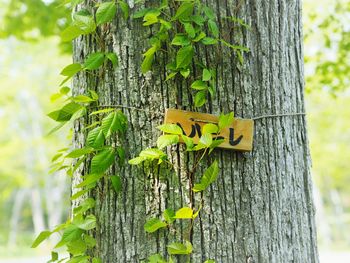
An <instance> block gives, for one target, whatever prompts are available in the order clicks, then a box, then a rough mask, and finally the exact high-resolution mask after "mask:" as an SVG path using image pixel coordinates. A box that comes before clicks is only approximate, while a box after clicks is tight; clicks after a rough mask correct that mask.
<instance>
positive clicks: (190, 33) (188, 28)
mask: <svg viewBox="0 0 350 263" xmlns="http://www.w3.org/2000/svg"><path fill="white" fill-rule="evenodd" d="M184 27H185V31H186V33H187V34H188V36H189V37H190V38H194V37H195V36H196V30H194V28H193V26H192V24H191V23H184Z"/></svg>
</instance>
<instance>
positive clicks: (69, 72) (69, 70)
mask: <svg viewBox="0 0 350 263" xmlns="http://www.w3.org/2000/svg"><path fill="white" fill-rule="evenodd" d="M81 69H82V68H81V65H80V64H79V63H73V64H70V65H68V66H66V67H65V68H63V69H62V71H61V73H60V74H61V75H62V76H67V77H72V76H74V75H75V74H76V73H78V72H79V71H80V70H81ZM67 93H68V92H67ZM67 93H62V94H67Z"/></svg>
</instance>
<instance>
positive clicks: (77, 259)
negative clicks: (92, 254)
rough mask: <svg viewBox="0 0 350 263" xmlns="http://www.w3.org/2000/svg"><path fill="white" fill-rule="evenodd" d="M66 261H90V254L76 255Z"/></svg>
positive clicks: (81, 262) (83, 262)
mask: <svg viewBox="0 0 350 263" xmlns="http://www.w3.org/2000/svg"><path fill="white" fill-rule="evenodd" d="M65 263H89V256H74V257H72V258H71V259H70V260H68V261H66V262H65Z"/></svg>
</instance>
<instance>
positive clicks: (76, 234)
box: [55, 224, 83, 248]
mask: <svg viewBox="0 0 350 263" xmlns="http://www.w3.org/2000/svg"><path fill="white" fill-rule="evenodd" d="M82 233H83V230H82V229H80V228H78V227H77V226H75V225H73V224H71V225H69V226H68V227H67V228H66V229H65V230H64V232H63V235H62V238H61V241H60V242H58V244H57V245H56V246H55V248H58V247H61V246H64V245H66V244H67V243H69V242H72V241H75V240H77V239H79V238H80V237H81V234H82Z"/></svg>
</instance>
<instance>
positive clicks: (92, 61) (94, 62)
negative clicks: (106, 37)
mask: <svg viewBox="0 0 350 263" xmlns="http://www.w3.org/2000/svg"><path fill="white" fill-rule="evenodd" d="M104 59H105V54H104V53H102V52H96V53H92V54H90V55H89V56H88V58H87V59H86V60H85V62H84V69H85V70H94V69H98V68H99V67H100V66H101V65H102V64H103V62H104Z"/></svg>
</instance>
